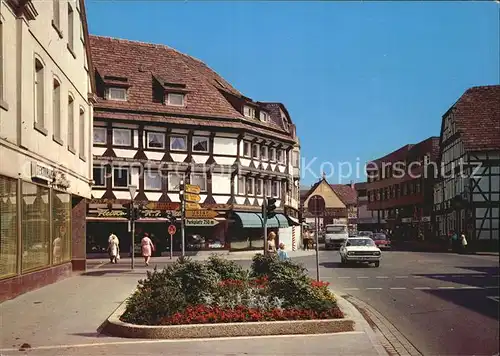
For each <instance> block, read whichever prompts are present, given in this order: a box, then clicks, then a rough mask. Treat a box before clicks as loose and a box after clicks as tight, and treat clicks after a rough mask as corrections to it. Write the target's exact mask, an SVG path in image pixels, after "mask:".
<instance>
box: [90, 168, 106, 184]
mask: <svg viewBox="0 0 500 356" xmlns="http://www.w3.org/2000/svg"><path fill="white" fill-rule="evenodd" d="M105 173H106V167H99V166H94V169H93V170H92V177H93V179H94V187H105V186H106V178H105Z"/></svg>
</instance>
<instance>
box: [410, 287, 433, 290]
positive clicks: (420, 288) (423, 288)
mask: <svg viewBox="0 0 500 356" xmlns="http://www.w3.org/2000/svg"><path fill="white" fill-rule="evenodd" d="M413 289H417V290H429V289H431V287H415V288H413Z"/></svg>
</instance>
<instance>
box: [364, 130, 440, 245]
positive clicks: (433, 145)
mask: <svg viewBox="0 0 500 356" xmlns="http://www.w3.org/2000/svg"><path fill="white" fill-rule="evenodd" d="M438 145H439V137H430V138H428V139H426V140H424V141H422V142H419V143H417V144H408V145H405V146H403V147H401V148H399V149H397V150H395V151H393V152H391V153H389V154H387V155H385V156H384V157H382V158H379V159H376V160H374V161H372V162H369V163H368V164H367V183H366V185H365V189H366V191H367V195H368V210H369V211H371V213H372V218H375V219H376V222H377V223H376V228H377V229H391V230H394V232H395V233H394V237H395V238H398V239H406V240H411V239H416V238H417V237H418V236H419V234H423V236H424V237H426V236H429V237H430V236H432V210H433V209H432V208H433V192H434V178H435V161H436V159H437V154H438V150H439V146H438Z"/></svg>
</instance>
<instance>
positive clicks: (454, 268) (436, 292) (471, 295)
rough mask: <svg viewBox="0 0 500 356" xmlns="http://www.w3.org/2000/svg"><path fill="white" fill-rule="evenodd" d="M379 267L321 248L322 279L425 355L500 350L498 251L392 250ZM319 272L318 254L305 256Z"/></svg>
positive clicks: (493, 353) (465, 353)
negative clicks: (349, 262)
mask: <svg viewBox="0 0 500 356" xmlns="http://www.w3.org/2000/svg"><path fill="white" fill-rule="evenodd" d="M382 258H383V259H382V262H381V265H380V267H379V268H375V267H374V266H367V265H354V266H348V267H343V266H341V265H340V256H339V254H338V252H337V251H321V253H320V278H321V279H322V280H325V281H328V282H330V283H331V286H332V288H334V289H335V290H336V291H338V292H339V293H340V294H341V295H347V296H349V295H352V296H354V297H356V298H358V299H360V300H362V301H364V302H365V303H367V304H369V305H371V306H372V307H373V308H375V309H376V310H377V311H378V312H380V313H381V314H382V315H384V316H385V317H386V318H387V319H388V320H389V321H390V322H391V323H392V324H393V325H394V326H395V327H396V328H397V329H398V330H399V331H400V332H401V333H402V334H403V335H405V336H406V337H407V339H408V340H409V341H410V342H411V343H412V344H413V345H414V346H415V347H416V348H417V349H418V350H419V351H420V352H421V353H422V354H423V355H495V354H497V353H498V352H499V339H498V335H499V302H498V297H499V262H498V257H496V256H476V255H457V254H448V253H419V252H397V251H387V252H384V253H383V256H382ZM300 260H301V261H302V262H303V263H304V264H305V265H306V266H307V267H308V269H309V272H310V273H311V275H312V276H316V266H315V259H314V257H307V258H301V259H300Z"/></svg>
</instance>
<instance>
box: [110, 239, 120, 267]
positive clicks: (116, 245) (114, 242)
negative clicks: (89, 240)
mask: <svg viewBox="0 0 500 356" xmlns="http://www.w3.org/2000/svg"><path fill="white" fill-rule="evenodd" d="M108 252H109V260H110V261H111V263H118V259H119V258H120V257H119V254H120V240H118V236H116V235H115V234H113V233H112V234H111V235H109V239H108Z"/></svg>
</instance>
